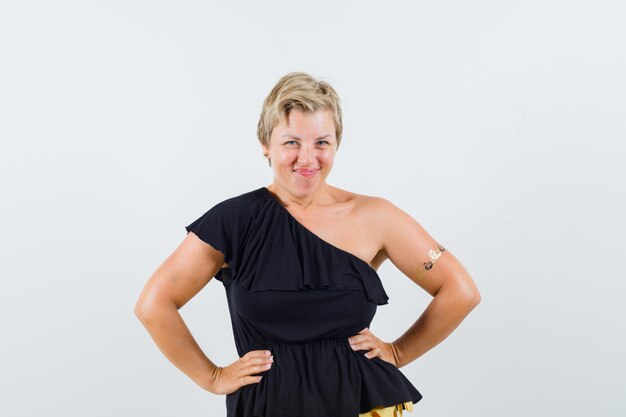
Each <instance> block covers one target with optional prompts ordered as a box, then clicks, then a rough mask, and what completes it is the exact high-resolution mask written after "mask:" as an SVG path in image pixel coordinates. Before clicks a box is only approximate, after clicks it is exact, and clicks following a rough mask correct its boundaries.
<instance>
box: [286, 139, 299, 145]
mask: <svg viewBox="0 0 626 417" xmlns="http://www.w3.org/2000/svg"><path fill="white" fill-rule="evenodd" d="M297 143H298V142H297V141H295V140H290V141H287V142H285V145H292V144H297Z"/></svg>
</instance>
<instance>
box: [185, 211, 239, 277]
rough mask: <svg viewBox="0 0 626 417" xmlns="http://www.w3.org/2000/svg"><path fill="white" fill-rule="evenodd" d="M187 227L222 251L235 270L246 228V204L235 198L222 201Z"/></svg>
mask: <svg viewBox="0 0 626 417" xmlns="http://www.w3.org/2000/svg"><path fill="white" fill-rule="evenodd" d="M185 229H186V230H187V233H189V232H193V233H194V234H195V235H196V236H198V237H199V238H200V240H202V241H203V242H205V243H208V244H209V245H211V246H212V247H213V248H215V249H217V250H218V251H220V252H222V253H223V254H224V261H225V262H226V263H228V266H229V267H230V268H231V271H233V270H235V268H236V265H237V260H238V258H239V256H238V255H239V251H240V248H241V243H242V241H243V239H244V234H245V229H246V215H245V206H243V205H242V204H239V203H238V202H237V201H236V200H235V199H229V200H225V201H222V202H221V203H218V204H216V205H215V206H213V207H211V208H210V209H209V210H208V211H207V212H206V213H204V214H203V215H202V216H200V217H199V218H198V219H196V220H195V221H194V222H192V223H191V224H190V225H188V226H185Z"/></svg>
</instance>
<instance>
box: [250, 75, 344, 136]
mask: <svg viewBox="0 0 626 417" xmlns="http://www.w3.org/2000/svg"><path fill="white" fill-rule="evenodd" d="M293 109H298V110H301V111H303V112H310V113H313V112H315V111H318V110H329V111H330V112H331V114H332V117H333V120H334V122H335V138H336V140H337V148H339V143H340V142H341V133H342V132H343V124H342V121H341V103H340V102H339V96H338V95H337V92H336V91H335V89H334V88H332V87H331V86H330V84H328V83H327V82H325V81H321V80H316V79H315V78H313V77H312V76H310V75H309V74H306V73H304V72H290V73H289V74H287V75H284V76H283V77H282V78H281V79H280V80H278V82H277V83H276V85H275V86H274V88H273V89H272V91H270V93H269V95H268V96H267V97H266V98H265V101H264V102H263V110H262V111H261V116H260V118H259V124H258V126H257V136H258V138H259V142H261V144H262V145H265V146H266V147H267V148H269V146H270V137H271V136H272V130H274V127H275V126H276V125H277V124H279V123H280V122H285V123H286V122H287V118H288V117H289V112H290V111H291V110H293Z"/></svg>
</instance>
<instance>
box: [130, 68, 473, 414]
mask: <svg viewBox="0 0 626 417" xmlns="http://www.w3.org/2000/svg"><path fill="white" fill-rule="evenodd" d="M342 130H343V127H342V117H341V108H340V102H339V98H338V96H337V94H336V92H335V90H334V89H333V88H332V87H331V86H330V85H329V84H328V83H326V82H323V81H320V80H316V79H315V78H313V77H311V76H310V75H308V74H305V73H301V72H294V73H290V74H287V75H285V76H284V77H282V78H281V79H280V80H279V81H278V83H277V84H276V85H275V86H274V88H273V89H272V91H271V92H270V94H269V95H268V97H267V98H266V99H265V102H264V104H263V110H262V112H261V116H260V120H259V123H258V128H257V133H258V139H259V142H260V145H261V148H262V150H263V155H264V157H265V158H267V161H268V164H269V167H270V168H271V169H272V170H273V174H274V179H273V181H272V183H271V184H269V185H267V186H260V187H259V188H257V189H255V190H252V191H248V192H244V193H240V194H238V195H235V196H233V197H231V198H229V199H227V200H224V201H221V202H219V203H217V204H215V205H214V206H213V207H211V208H210V209H209V210H208V211H206V212H205V213H204V214H203V215H202V216H200V217H199V218H198V219H197V220H195V221H193V222H192V223H191V224H189V225H188V226H187V227H186V230H187V236H186V237H185V239H184V240H183V241H182V243H181V244H180V246H179V247H178V248H177V249H176V250H175V251H174V252H173V253H172V254H171V255H170V256H169V257H168V258H167V259H166V260H165V261H164V262H163V264H162V265H161V266H160V267H159V268H158V269H157V270H156V272H154V274H153V275H152V276H151V277H150V279H149V281H148V282H147V284H146V286H145V288H144V289H143V291H142V293H141V295H140V297H139V300H138V301H137V305H136V307H135V312H136V315H137V316H138V317H139V319H140V320H141V322H142V323H143V324H144V325H145V327H146V328H147V330H148V331H149V333H150V335H151V336H152V338H153V339H154V341H155V342H156V344H157V345H158V347H159V348H160V349H161V351H162V352H163V353H164V355H165V356H166V357H167V358H168V359H169V360H170V361H171V362H172V363H173V364H174V365H175V366H177V367H178V368H179V369H180V370H181V371H183V372H184V373H185V374H186V375H188V376H189V377H190V378H191V379H192V380H193V381H195V382H196V383H197V384H198V385H200V386H201V387H202V388H204V389H206V390H207V391H209V392H212V393H214V394H226V408H227V416H228V417H322V416H324V417H357V416H361V417H363V416H370V417H373V416H399V415H402V411H403V410H408V411H412V410H413V404H414V403H416V402H418V401H419V400H420V399H421V398H422V395H421V394H420V393H419V391H418V390H417V389H416V388H415V387H414V386H413V384H412V383H411V382H410V381H409V380H408V379H407V378H406V377H405V375H404V374H403V373H402V372H401V371H400V368H401V367H403V366H405V365H407V364H409V363H411V362H412V361H414V360H415V359H417V358H419V357H420V356H421V355H423V354H424V353H425V352H427V351H428V350H430V349H432V348H433V347H434V346H436V345H437V344H438V343H440V342H441V341H442V340H444V339H445V338H446V337H447V336H448V335H449V334H450V333H451V332H452V331H453V330H454V329H455V328H456V327H457V326H458V325H459V324H460V323H461V321H462V320H463V319H464V318H465V317H466V316H467V315H468V314H469V312H470V311H471V310H472V309H473V308H474V307H475V306H476V305H477V304H478V303H479V301H480V295H479V292H478V290H477V288H476V285H475V284H474V282H473V280H472V278H471V277H470V275H469V274H468V273H467V271H466V270H465V269H464V267H463V266H462V265H461V264H460V263H459V261H458V260H457V259H456V258H455V257H454V256H453V255H452V254H451V253H450V252H449V251H448V250H446V249H445V248H444V247H443V246H442V245H440V244H439V243H438V242H437V241H435V240H434V239H433V238H432V237H431V236H430V235H429V234H428V233H427V232H426V231H425V230H424V229H423V228H422V227H421V226H420V225H419V224H418V222H417V221H415V220H414V219H413V218H412V217H411V216H409V215H408V214H407V213H405V212H404V211H402V210H401V209H399V208H397V207H396V206H395V205H393V204H392V203H391V202H389V201H387V200H385V199H383V198H379V197H372V196H367V195H361V194H357V193H353V192H350V191H347V190H343V189H340V188H337V187H335V186H332V185H330V184H328V183H327V182H326V178H327V177H328V174H329V173H330V171H331V169H332V167H333V160H334V156H335V153H336V152H337V150H338V148H339V145H340V143H341V135H342ZM387 259H388V260H390V261H391V262H392V263H393V264H394V265H395V266H396V267H397V268H398V269H399V270H400V271H401V272H402V273H404V275H406V276H407V277H408V278H409V279H411V280H413V281H414V282H415V283H416V284H417V285H419V286H420V287H421V288H423V289H424V290H425V291H427V292H428V293H429V294H431V295H432V296H433V299H432V301H431V302H430V304H429V305H428V307H427V308H426V310H425V311H424V313H423V314H422V315H421V316H420V317H419V318H418V319H417V320H416V321H415V324H413V325H412V326H411V328H410V329H408V330H407V331H406V332H405V333H404V334H402V335H401V336H399V337H398V338H397V339H396V340H394V341H393V342H385V341H383V340H381V339H379V338H378V337H376V335H375V333H374V332H373V331H372V330H370V328H369V327H370V323H371V321H372V319H373V317H374V315H375V313H376V309H377V306H379V305H384V304H387V302H388V296H387V294H386V293H385V289H384V287H383V282H382V281H381V279H380V277H379V275H378V273H377V269H378V268H379V267H380V265H381V264H382V263H383V262H384V261H385V260H387ZM212 277H215V278H217V279H218V280H219V281H221V282H222V284H223V285H224V287H225V289H226V296H227V300H228V306H229V310H230V317H231V320H232V327H233V332H234V338H235V342H236V348H237V352H238V356H239V359H237V360H236V361H234V362H233V363H231V364H229V365H226V366H218V365H216V364H214V363H213V362H212V361H211V360H210V359H209V358H208V357H207V356H206V355H205V354H204V353H203V352H202V350H201V349H200V347H199V346H198V344H197V343H196V341H195V340H194V339H193V337H192V335H191V334H190V332H189V330H188V328H187V326H186V325H185V323H184V322H183V320H182V318H181V316H180V314H179V313H178V309H180V308H181V307H182V306H183V305H185V303H187V302H188V301H189V300H190V299H191V298H192V297H193V296H194V295H196V294H197V293H198V292H199V291H200V290H201V289H202V288H203V287H204V286H205V285H207V283H208V282H209V281H210V280H211V278H212Z"/></svg>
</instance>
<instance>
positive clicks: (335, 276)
mask: <svg viewBox="0 0 626 417" xmlns="http://www.w3.org/2000/svg"><path fill="white" fill-rule="evenodd" d="M259 192H261V193H264V194H261V196H260V197H261V198H260V199H259V201H258V202H257V203H258V207H257V209H256V210H253V212H254V213H255V214H254V215H252V219H251V224H250V225H249V227H248V228H247V235H246V241H245V246H244V247H241V248H239V249H240V251H239V259H238V262H237V265H236V268H234V269H231V271H227V270H222V271H221V274H220V275H219V276H218V277H217V278H218V279H220V280H221V281H222V282H224V283H225V284H226V283H227V282H228V280H236V281H237V284H238V285H239V286H240V287H241V288H244V289H245V290H247V291H253V292H256V291H270V290H271V291H298V290H317V289H326V290H353V291H364V293H365V295H366V296H367V298H368V300H370V301H371V302H373V303H376V304H377V305H383V304H388V300H389V297H388V296H387V293H386V292H385V289H384V287H383V284H382V282H381V280H380V277H379V276H378V273H377V272H376V270H374V269H373V268H372V267H371V266H370V265H369V264H367V263H366V262H365V261H363V260H362V259H360V258H358V257H356V256H355V255H353V254H351V253H349V252H346V251H344V250H342V249H340V248H338V247H335V246H333V245H331V244H330V243H328V242H326V241H324V240H322V239H321V238H320V237H318V236H317V235H315V234H314V233H313V232H311V231H310V230H308V229H307V228H305V227H304V226H303V225H302V224H300V223H299V222H298V221H297V220H296V219H295V218H294V217H293V216H292V215H291V213H289V212H288V211H287V209H286V208H284V207H283V206H282V205H281V204H280V202H279V201H278V200H276V198H275V197H274V196H273V195H271V193H270V191H269V190H267V189H265V188H263V189H262V190H259ZM278 260H279V261H278Z"/></svg>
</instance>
